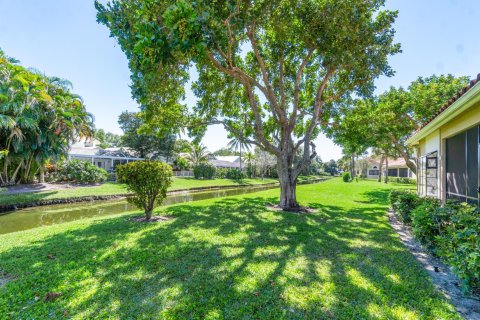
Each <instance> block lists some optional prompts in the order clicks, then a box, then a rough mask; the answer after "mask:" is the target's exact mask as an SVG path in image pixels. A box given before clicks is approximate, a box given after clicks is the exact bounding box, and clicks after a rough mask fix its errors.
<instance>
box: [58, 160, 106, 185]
mask: <svg viewBox="0 0 480 320" xmlns="http://www.w3.org/2000/svg"><path fill="white" fill-rule="evenodd" d="M107 178H108V173H107V171H105V170H104V169H102V168H99V167H97V166H95V165H93V164H91V163H90V162H86V161H81V160H68V161H65V162H63V163H61V164H60V165H59V166H58V170H57V173H56V180H57V181H68V182H78V183H95V182H103V181H106V180H107Z"/></svg>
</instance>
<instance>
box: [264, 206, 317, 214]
mask: <svg viewBox="0 0 480 320" xmlns="http://www.w3.org/2000/svg"><path fill="white" fill-rule="evenodd" d="M267 209H269V210H273V211H278V212H280V211H281V212H290V213H297V214H309V213H316V212H318V210H317V209H313V208H307V207H300V208H298V209H297V210H291V211H290V210H289V211H286V210H283V208H282V207H280V206H278V205H271V204H270V205H267Z"/></svg>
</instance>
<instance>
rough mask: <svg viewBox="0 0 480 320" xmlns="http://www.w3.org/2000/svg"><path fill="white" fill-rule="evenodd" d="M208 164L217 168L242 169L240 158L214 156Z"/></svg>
mask: <svg viewBox="0 0 480 320" xmlns="http://www.w3.org/2000/svg"><path fill="white" fill-rule="evenodd" d="M208 162H210V164H212V165H213V166H215V167H217V168H232V169H235V168H236V169H239V168H240V157H239V156H214V157H213V158H212V159H210V160H208Z"/></svg>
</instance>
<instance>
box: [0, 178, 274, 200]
mask: <svg viewBox="0 0 480 320" xmlns="http://www.w3.org/2000/svg"><path fill="white" fill-rule="evenodd" d="M272 182H277V180H275V179H264V180H262V179H242V180H230V179H214V180H195V179H193V178H188V177H182V178H173V184H172V186H171V187H170V189H169V191H175V190H181V189H193V188H201V187H223V186H235V185H258V184H264V183H272ZM124 193H127V189H126V186H125V185H124V184H119V183H111V182H107V183H104V184H101V185H98V186H86V187H78V188H72V189H66V190H55V191H40V192H28V193H20V194H8V195H7V194H1V193H0V204H2V205H12V204H20V203H32V202H35V201H39V200H50V199H65V198H72V197H84V196H92V195H95V196H107V195H115V194H124Z"/></svg>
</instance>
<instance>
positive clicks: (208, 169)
mask: <svg viewBox="0 0 480 320" xmlns="http://www.w3.org/2000/svg"><path fill="white" fill-rule="evenodd" d="M193 176H194V177H195V179H213V177H214V176H215V167H214V166H213V165H211V164H209V163H200V164H199V165H197V166H195V167H194V168H193Z"/></svg>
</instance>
